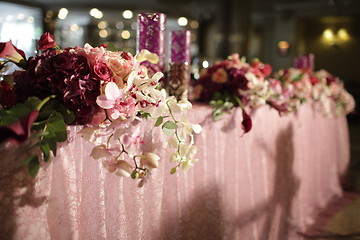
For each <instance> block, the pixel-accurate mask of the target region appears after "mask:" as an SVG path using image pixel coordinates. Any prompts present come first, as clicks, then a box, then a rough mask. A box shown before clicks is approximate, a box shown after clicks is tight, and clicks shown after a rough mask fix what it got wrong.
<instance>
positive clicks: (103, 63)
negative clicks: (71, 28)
mask: <svg viewBox="0 0 360 240" xmlns="http://www.w3.org/2000/svg"><path fill="white" fill-rule="evenodd" d="M38 45H39V49H40V50H41V51H43V53H42V54H41V55H37V56H35V57H30V58H29V59H26V57H25V54H24V53H23V52H22V51H21V50H19V49H17V48H16V47H15V46H14V45H13V44H12V43H11V41H9V42H6V43H0V58H2V59H5V60H7V61H10V62H13V63H15V64H17V65H18V66H19V67H21V68H22V69H23V70H21V71H15V72H14V73H13V82H12V83H8V82H5V81H2V82H1V85H0V86H1V87H0V104H1V106H2V109H1V110H0V117H1V120H0V133H1V134H0V136H1V139H0V140H1V142H3V143H4V144H8V143H9V142H15V143H26V144H27V148H26V149H27V151H26V152H27V154H26V155H27V157H26V158H25V159H24V160H23V161H22V163H21V164H27V165H28V166H29V170H30V174H31V175H32V176H35V175H36V173H37V171H38V170H39V165H40V160H41V158H39V154H37V152H36V151H35V152H34V151H33V150H36V149H40V150H41V152H42V157H43V159H44V160H45V161H48V160H49V159H50V156H51V152H52V153H53V155H56V146H57V143H58V142H63V141H65V140H66V139H67V131H66V125H69V124H82V125H84V128H83V129H82V130H81V131H80V134H82V136H83V137H84V138H85V139H86V140H87V141H89V142H92V143H94V148H93V151H92V152H91V156H92V157H93V158H94V159H101V160H103V163H104V166H105V167H106V168H107V169H108V170H109V171H110V172H113V173H115V174H117V175H121V176H127V177H128V176H131V177H132V178H141V179H143V178H144V177H145V176H147V175H149V173H150V170H151V169H153V168H156V167H158V164H159V162H158V160H159V158H160V157H159V156H158V155H157V154H156V153H153V152H137V151H140V150H139V149H140V148H135V147H134V146H136V145H139V144H142V143H144V139H143V138H142V136H141V135H140V134H139V132H138V131H137V130H135V131H134V132H128V131H127V129H128V127H129V126H133V125H136V124H137V123H139V122H140V121H154V126H155V127H160V126H161V128H162V129H163V131H164V133H165V134H166V135H167V136H168V139H169V143H168V146H169V147H170V148H172V149H173V154H172V156H171V160H173V161H175V166H174V167H173V168H172V169H171V171H170V172H171V173H175V172H176V170H177V169H178V168H179V167H180V166H181V167H183V168H184V169H187V168H188V167H189V166H191V165H192V163H193V162H194V161H196V159H195V158H194V157H195V153H196V147H195V145H194V138H193V134H194V133H199V132H200V131H201V126H199V125H197V124H192V123H190V122H189V121H188V120H187V119H186V118H185V115H184V113H185V112H186V111H187V110H189V109H190V108H191V103H190V102H188V101H187V100H181V101H179V102H178V101H177V100H176V99H175V98H174V97H169V96H167V95H166V92H165V90H162V89H160V88H159V79H160V78H162V77H163V73H161V72H157V73H155V74H153V75H152V76H149V75H148V72H147V68H146V67H145V66H142V65H140V63H141V62H142V61H145V60H147V61H150V62H153V63H156V61H158V56H157V55H156V54H152V53H150V52H148V51H147V50H143V51H141V52H140V53H139V54H138V55H137V56H135V57H133V56H132V55H131V54H130V53H127V52H121V51H116V50H115V49H114V48H113V47H112V46H99V47H92V46H90V45H88V44H85V46H84V47H83V48H80V47H73V48H66V49H60V48H59V47H58V46H57V45H56V42H55V40H54V37H53V36H52V35H51V34H49V33H45V34H44V35H42V37H41V39H40V40H39V41H38ZM4 64H6V62H5V63H4Z"/></svg>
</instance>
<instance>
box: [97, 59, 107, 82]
mask: <svg viewBox="0 0 360 240" xmlns="http://www.w3.org/2000/svg"><path fill="white" fill-rule="evenodd" d="M93 71H94V74H95V75H96V76H97V77H99V78H100V80H102V81H106V82H108V81H110V77H111V72H110V69H109V67H108V66H107V65H106V63H103V62H98V63H96V64H94V66H93Z"/></svg>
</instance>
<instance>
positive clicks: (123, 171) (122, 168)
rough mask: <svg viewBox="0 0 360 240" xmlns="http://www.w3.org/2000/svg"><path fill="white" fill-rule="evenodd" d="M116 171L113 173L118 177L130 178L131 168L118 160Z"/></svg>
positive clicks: (126, 163)
mask: <svg viewBox="0 0 360 240" xmlns="http://www.w3.org/2000/svg"><path fill="white" fill-rule="evenodd" d="M116 165H117V170H116V172H115V174H116V175H118V176H123V177H130V175H131V172H132V170H133V167H132V166H131V165H130V164H129V163H128V162H126V161H124V160H119V161H118V162H117V163H116Z"/></svg>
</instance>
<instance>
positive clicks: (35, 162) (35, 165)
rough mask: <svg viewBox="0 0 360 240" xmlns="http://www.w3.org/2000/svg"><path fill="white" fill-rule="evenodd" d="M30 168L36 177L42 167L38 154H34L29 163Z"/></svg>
mask: <svg viewBox="0 0 360 240" xmlns="http://www.w3.org/2000/svg"><path fill="white" fill-rule="evenodd" d="M28 169H29V174H30V176H31V177H35V176H36V174H37V173H38V172H39V169H40V162H39V158H38V156H36V155H35V156H34V157H33V158H32V159H31V160H30V162H29V165H28Z"/></svg>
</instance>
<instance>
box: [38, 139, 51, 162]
mask: <svg viewBox="0 0 360 240" xmlns="http://www.w3.org/2000/svg"><path fill="white" fill-rule="evenodd" d="M40 148H41V151H42V152H43V156H44V161H45V162H47V161H49V160H50V146H49V144H48V143H47V142H46V141H42V142H41V144H40Z"/></svg>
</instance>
